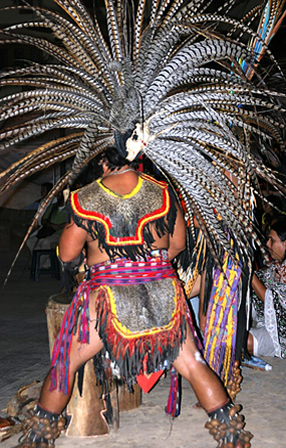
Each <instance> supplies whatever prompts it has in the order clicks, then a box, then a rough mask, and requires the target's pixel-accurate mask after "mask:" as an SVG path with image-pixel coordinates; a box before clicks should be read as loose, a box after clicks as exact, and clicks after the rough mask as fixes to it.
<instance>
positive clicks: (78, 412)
mask: <svg viewBox="0 0 286 448" xmlns="http://www.w3.org/2000/svg"><path fill="white" fill-rule="evenodd" d="M73 295H74V293H64V294H54V295H52V296H51V297H50V298H49V300H48V305H47V308H46V314H47V324H48V335H49V346H50V355H52V350H53V345H54V341H55V338H56V336H57V334H58V333H59V331H60V327H61V323H62V320H63V317H64V314H65V312H66V309H67V307H68V305H69V304H70V302H71V300H72V297H73ZM77 375H78V374H76V378H75V387H74V388H73V392H72V395H71V398H70V401H69V403H68V405H67V413H68V415H71V421H70V423H69V425H68V428H67V430H66V435H67V436H68V437H88V436H89V437H92V436H93V437H96V436H102V435H107V434H108V433H109V427H108V425H107V423H106V420H105V418H104V417H103V415H102V413H103V411H104V409H105V406H104V403H103V400H102V398H100V396H101V393H102V388H101V385H100V384H97V379H96V375H95V371H94V366H93V360H92V359H91V360H89V361H88V362H87V363H86V364H85V368H84V378H83V388H82V396H80V394H79V391H78V387H77ZM110 399H111V404H112V407H113V411H114V417H115V419H114V420H115V422H114V429H117V427H118V426H119V417H118V414H119V410H120V411H127V410H131V409H136V408H138V407H139V406H140V405H141V403H142V389H141V388H140V386H138V385H137V384H136V385H135V386H134V393H133V394H130V393H129V392H128V390H127V388H126V386H125V385H124V386H119V388H118V392H117V388H116V386H115V384H114V388H113V389H112V391H111V392H110Z"/></svg>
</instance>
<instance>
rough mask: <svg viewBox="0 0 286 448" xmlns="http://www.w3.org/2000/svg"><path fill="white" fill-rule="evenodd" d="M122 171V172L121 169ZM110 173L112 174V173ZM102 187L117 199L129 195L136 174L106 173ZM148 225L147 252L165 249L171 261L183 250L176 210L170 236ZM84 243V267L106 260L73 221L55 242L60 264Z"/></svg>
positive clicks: (180, 218)
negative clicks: (172, 230) (149, 242)
mask: <svg viewBox="0 0 286 448" xmlns="http://www.w3.org/2000/svg"><path fill="white" fill-rule="evenodd" d="M123 171H124V170H123ZM112 173H113V172H112ZM101 183H102V185H103V186H104V187H105V188H107V189H108V190H110V192H112V193H113V195H114V194H115V195H118V198H120V196H125V195H129V194H131V193H132V191H133V190H134V189H135V188H136V187H137V184H138V174H137V173H136V172H135V171H133V170H128V168H127V169H126V172H122V173H116V174H111V173H110V172H109V171H107V173H105V174H104V175H103V176H102V180H101ZM152 227H153V226H150V231H151V233H152V236H153V239H154V241H153V243H152V245H151V249H152V250H153V249H168V250H169V258H174V257H175V256H176V255H177V254H178V253H179V252H181V250H183V249H184V248H185V239H186V238H185V224H184V218H183V216H182V214H181V212H180V210H179V207H177V219H176V223H175V229H174V233H173V235H170V234H169V233H167V232H166V233H164V235H163V236H161V237H159V236H158V234H157V232H156V231H155V228H154V227H153V228H152ZM85 243H87V249H88V254H87V264H88V266H92V265H94V264H97V263H102V262H104V261H108V260H109V256H108V254H107V252H106V251H105V250H104V249H103V248H102V247H99V242H98V240H97V239H93V238H92V236H91V235H90V234H89V233H88V232H87V231H86V230H85V229H83V228H80V227H78V226H77V225H76V224H75V223H74V222H73V221H72V222H71V223H70V224H67V226H66V228H65V229H64V231H63V234H62V237H61V240H60V243H59V249H60V250H59V252H60V253H59V255H60V258H61V259H62V260H63V261H71V260H73V259H74V258H76V256H77V255H78V254H79V253H80V251H81V249H82V247H83V246H84V244H85Z"/></svg>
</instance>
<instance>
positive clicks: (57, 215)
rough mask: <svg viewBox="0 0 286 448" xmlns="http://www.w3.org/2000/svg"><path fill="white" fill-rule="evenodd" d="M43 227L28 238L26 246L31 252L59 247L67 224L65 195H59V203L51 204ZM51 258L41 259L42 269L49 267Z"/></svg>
mask: <svg viewBox="0 0 286 448" xmlns="http://www.w3.org/2000/svg"><path fill="white" fill-rule="evenodd" d="M41 223H42V227H41V228H40V229H39V230H38V231H37V232H36V233H35V232H34V234H32V235H31V236H30V238H28V240H27V242H26V244H27V246H28V248H29V249H30V251H31V252H33V250H34V249H37V250H39V249H53V248H56V246H57V245H58V242H59V239H60V236H61V233H62V231H63V229H64V227H65V224H66V207H65V204H64V197H63V193H62V192H60V193H59V194H58V195H57V202H56V203H55V204H50V205H49V206H48V207H47V209H46V211H45V213H44V215H43V217H42V222H41ZM49 262H50V261H49V257H48V256H47V258H46V259H45V257H44V256H43V257H41V268H48V267H49Z"/></svg>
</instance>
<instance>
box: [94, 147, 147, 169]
mask: <svg viewBox="0 0 286 448" xmlns="http://www.w3.org/2000/svg"><path fill="white" fill-rule="evenodd" d="M102 159H103V160H105V161H106V163H107V165H108V168H110V170H111V171H114V170H115V169H120V168H121V167H122V166H124V165H129V166H131V167H132V168H134V169H136V168H138V161H132V162H130V161H129V160H127V159H126V158H124V157H122V156H121V155H120V154H119V152H118V149H117V148H116V146H109V147H108V148H106V150H105V151H103V153H102Z"/></svg>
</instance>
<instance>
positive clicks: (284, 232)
mask: <svg viewBox="0 0 286 448" xmlns="http://www.w3.org/2000/svg"><path fill="white" fill-rule="evenodd" d="M271 230H274V231H275V232H276V233H277V235H278V237H279V238H280V240H281V241H285V240H286V219H283V220H282V221H277V222H275V223H274V224H273V225H272V226H271Z"/></svg>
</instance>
